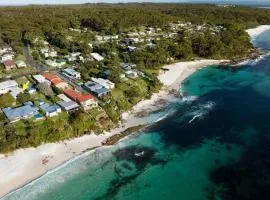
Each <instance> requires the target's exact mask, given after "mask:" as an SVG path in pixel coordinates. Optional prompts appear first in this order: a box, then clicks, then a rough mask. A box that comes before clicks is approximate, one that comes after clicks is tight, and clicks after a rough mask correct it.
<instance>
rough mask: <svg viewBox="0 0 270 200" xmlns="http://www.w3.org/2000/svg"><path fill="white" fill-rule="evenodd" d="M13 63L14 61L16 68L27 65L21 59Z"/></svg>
mask: <svg viewBox="0 0 270 200" xmlns="http://www.w3.org/2000/svg"><path fill="white" fill-rule="evenodd" d="M15 63H16V65H17V67H18V68H23V67H27V65H26V63H25V62H24V61H22V60H17V61H16V62H15Z"/></svg>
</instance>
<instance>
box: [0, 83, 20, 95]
mask: <svg viewBox="0 0 270 200" xmlns="http://www.w3.org/2000/svg"><path fill="white" fill-rule="evenodd" d="M14 87H18V83H17V82H16V81H14V80H7V81H4V82H1V83H0V95H1V94H6V93H8V92H9V91H10V90H11V89H12V88H14Z"/></svg>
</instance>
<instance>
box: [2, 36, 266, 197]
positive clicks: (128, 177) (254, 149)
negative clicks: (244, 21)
mask: <svg viewBox="0 0 270 200" xmlns="http://www.w3.org/2000/svg"><path fill="white" fill-rule="evenodd" d="M269 36H270V31H269V32H265V33H263V34H262V35H260V36H259V37H257V38H256V39H255V40H254V41H253V42H254V44H255V45H256V46H258V47H261V48H263V49H265V50H266V51H270V37H269ZM182 90H183V93H184V95H185V98H184V99H182V100H181V99H175V100H174V101H173V102H172V103H171V104H170V105H168V106H167V107H165V108H164V109H162V110H161V111H160V112H159V113H153V114H150V115H149V116H147V118H151V119H152V120H154V121H155V120H158V119H160V117H162V116H166V117H165V118H164V119H162V120H161V121H159V122H158V123H154V124H153V125H152V126H151V127H150V128H148V129H147V130H144V131H143V132H140V133H137V134H135V135H133V136H130V137H129V138H127V139H125V140H123V141H121V142H119V143H118V144H117V145H115V146H113V147H102V148H99V149H96V150H94V151H91V152H88V153H86V154H84V155H82V156H80V157H78V158H76V159H74V160H72V161H69V162H68V163H66V164H65V165H63V166H61V167H59V168H57V169H55V170H52V171H51V172H49V173H47V174H46V175H44V176H42V177H41V178H39V179H37V180H36V181H34V182H32V183H30V184H28V185H26V186H24V187H23V188H21V189H18V190H16V191H15V192H13V193H11V194H9V195H7V196H6V197H4V198H3V199H2V200H17V199H18V200H107V199H108V200H112V199H116V200H118V199H119V200H124V199H125V200H139V199H140V200H141V199H142V200H144V199H145V200H146V199H147V200H148V199H156V200H163V199H170V200H173V199H177V200H227V199H228V200H231V199H235V200H236V199H237V200H242V199H243V200H245V199H246V200H248V199H250V200H251V199H252V200H255V199H256V200H259V199H269V195H270V190H269V186H270V123H269V121H270V56H268V55H266V56H264V57H263V58H261V59H260V60H257V61H253V62H249V63H247V64H245V65H243V66H242V67H240V68H237V69H236V68H229V67H227V66H209V67H206V68H203V69H201V70H199V71H198V72H196V73H194V74H193V75H191V76H190V77H189V78H188V79H187V80H185V82H184V83H183V85H182ZM142 152H144V153H143V154H142Z"/></svg>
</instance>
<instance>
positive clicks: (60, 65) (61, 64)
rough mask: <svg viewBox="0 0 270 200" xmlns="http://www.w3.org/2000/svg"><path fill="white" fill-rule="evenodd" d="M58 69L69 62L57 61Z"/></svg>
mask: <svg viewBox="0 0 270 200" xmlns="http://www.w3.org/2000/svg"><path fill="white" fill-rule="evenodd" d="M55 62H56V64H57V67H62V66H64V65H65V64H67V62H66V61H65V60H64V59H57V60H56V61H55Z"/></svg>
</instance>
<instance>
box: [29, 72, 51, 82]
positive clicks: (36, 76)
mask: <svg viewBox="0 0 270 200" xmlns="http://www.w3.org/2000/svg"><path fill="white" fill-rule="evenodd" d="M32 77H33V79H34V80H35V81H36V82H37V83H46V84H48V85H51V82H50V81H48V80H47V79H46V78H45V77H44V76H42V75H40V74H37V75H32Z"/></svg>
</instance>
